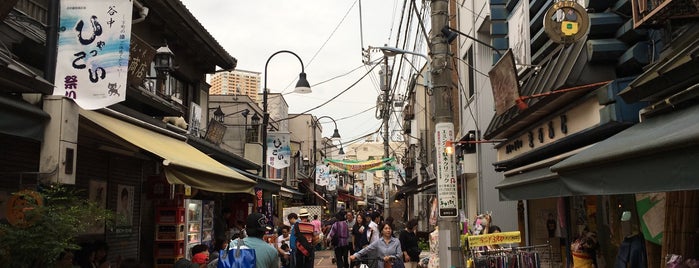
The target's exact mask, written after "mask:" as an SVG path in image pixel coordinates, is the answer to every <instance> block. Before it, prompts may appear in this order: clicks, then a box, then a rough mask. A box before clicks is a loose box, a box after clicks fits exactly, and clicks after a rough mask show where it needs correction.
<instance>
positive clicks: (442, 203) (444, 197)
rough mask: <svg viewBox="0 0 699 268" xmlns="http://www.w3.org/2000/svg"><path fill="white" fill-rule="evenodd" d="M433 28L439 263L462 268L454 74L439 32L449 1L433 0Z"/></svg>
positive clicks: (447, 14)
mask: <svg viewBox="0 0 699 268" xmlns="http://www.w3.org/2000/svg"><path fill="white" fill-rule="evenodd" d="M431 6H432V17H431V21H432V31H430V45H431V55H430V56H431V59H432V60H431V63H430V64H431V67H432V68H431V72H432V73H431V75H432V81H433V87H432V96H431V98H432V99H431V101H432V103H433V104H434V117H435V118H434V121H435V136H434V139H435V149H436V158H435V159H436V170H435V171H436V173H437V198H438V202H439V203H438V209H439V220H438V221H437V225H438V226H439V241H440V243H439V264H440V266H441V267H462V266H461V265H462V264H463V262H462V261H461V260H460V257H461V249H460V246H459V244H460V241H459V220H458V216H459V213H458V210H459V208H458V204H459V201H458V191H457V182H456V170H455V168H454V165H455V164H454V155H453V154H447V153H446V150H445V148H446V141H453V140H454V121H453V116H452V104H451V101H452V97H451V95H452V91H453V90H452V76H451V69H450V68H451V64H449V62H450V53H449V43H448V42H447V39H446V37H445V36H444V35H443V34H442V33H441V31H439V29H442V28H444V26H445V25H446V24H447V23H449V1H448V0H431Z"/></svg>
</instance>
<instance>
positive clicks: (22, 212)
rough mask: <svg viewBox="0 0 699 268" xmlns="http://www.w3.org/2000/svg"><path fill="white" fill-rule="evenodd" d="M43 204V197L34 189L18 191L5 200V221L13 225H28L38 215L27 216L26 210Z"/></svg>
mask: <svg viewBox="0 0 699 268" xmlns="http://www.w3.org/2000/svg"><path fill="white" fill-rule="evenodd" d="M43 205H44V199H43V197H42V196H41V194H39V193H37V192H36V191H32V190H22V191H19V192H17V193H15V194H13V195H12V197H10V198H9V199H8V200H7V221H8V222H9V223H10V224H12V225H14V226H19V227H27V226H30V225H32V224H33V223H34V222H35V221H36V220H37V217H38V216H36V215H34V217H27V214H26V212H27V211H28V210H32V209H34V208H36V207H40V206H43Z"/></svg>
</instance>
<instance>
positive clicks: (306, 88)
mask: <svg viewBox="0 0 699 268" xmlns="http://www.w3.org/2000/svg"><path fill="white" fill-rule="evenodd" d="M279 53H289V54H291V55H294V56H295V57H296V58H297V59H298V60H299V62H300V63H301V73H300V74H299V81H298V82H296V88H295V89H294V92H296V93H303V94H307V93H311V85H310V84H309V83H308V80H306V73H305V72H304V67H303V61H302V60H301V58H300V57H299V56H298V55H296V53H294V52H291V51H288V50H280V51H277V52H274V54H272V56H269V58H268V59H267V62H266V63H265V73H264V75H265V82H264V86H263V89H262V112H263V115H262V177H263V178H267V128H268V125H269V113H268V112H267V95H268V93H269V89H268V88H267V65H269V61H270V60H271V59H272V58H273V57H274V56H275V55H277V54H279Z"/></svg>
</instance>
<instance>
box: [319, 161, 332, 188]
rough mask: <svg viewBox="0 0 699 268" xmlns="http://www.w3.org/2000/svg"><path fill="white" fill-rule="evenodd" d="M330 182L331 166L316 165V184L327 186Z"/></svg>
mask: <svg viewBox="0 0 699 268" xmlns="http://www.w3.org/2000/svg"><path fill="white" fill-rule="evenodd" d="M329 182H330V167H328V166H326V165H322V164H321V165H317V166H316V185H318V186H326V185H328V183H329Z"/></svg>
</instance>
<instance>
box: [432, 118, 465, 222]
mask: <svg viewBox="0 0 699 268" xmlns="http://www.w3.org/2000/svg"><path fill="white" fill-rule="evenodd" d="M434 137H435V139H434V140H435V144H434V148H436V149H437V161H436V162H437V168H436V170H437V197H438V198H439V204H438V205H439V216H440V217H456V216H457V215H458V198H459V193H458V191H457V187H456V171H455V169H454V154H448V153H447V152H446V147H447V146H446V144H447V141H453V140H454V123H445V122H442V123H437V124H436V125H435V135H434Z"/></svg>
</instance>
